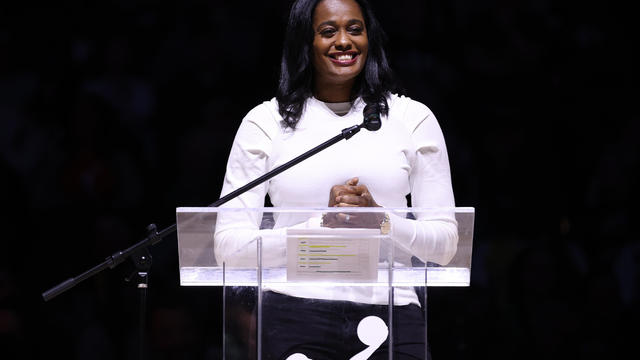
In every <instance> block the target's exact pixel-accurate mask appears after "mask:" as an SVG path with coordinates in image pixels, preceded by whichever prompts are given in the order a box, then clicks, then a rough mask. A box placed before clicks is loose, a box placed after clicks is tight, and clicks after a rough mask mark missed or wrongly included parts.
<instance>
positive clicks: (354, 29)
mask: <svg viewBox="0 0 640 360" xmlns="http://www.w3.org/2000/svg"><path fill="white" fill-rule="evenodd" d="M348 30H349V32H350V33H352V34H355V35H358V34H362V27H360V26H350V27H349V29H348Z"/></svg>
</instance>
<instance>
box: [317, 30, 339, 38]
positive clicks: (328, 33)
mask: <svg viewBox="0 0 640 360" xmlns="http://www.w3.org/2000/svg"><path fill="white" fill-rule="evenodd" d="M319 33H320V35H322V36H324V37H331V36H333V35H334V34H335V33H336V29H334V28H324V29H321V30H320V31H319Z"/></svg>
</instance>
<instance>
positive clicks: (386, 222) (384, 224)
mask: <svg viewBox="0 0 640 360" xmlns="http://www.w3.org/2000/svg"><path fill="white" fill-rule="evenodd" d="M380 232H381V233H382V234H383V235H388V234H389V232H391V220H390V219H389V214H387V213H384V219H382V221H381V222H380Z"/></svg>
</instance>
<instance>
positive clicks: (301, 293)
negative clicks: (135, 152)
mask: <svg viewBox="0 0 640 360" xmlns="http://www.w3.org/2000/svg"><path fill="white" fill-rule="evenodd" d="M176 217H177V221H176V223H177V235H178V251H179V264H180V285H181V286H222V287H223V310H222V311H223V312H224V316H223V334H222V336H223V358H224V359H228V360H229V359H242V360H246V359H291V360H297V359H298V360H299V359H313V360H321V359H334V360H336V359H345V360H350V359H354V360H361V359H369V358H376V359H382V358H384V359H402V358H404V357H403V355H402V354H406V353H411V354H414V356H415V354H421V355H418V356H424V358H426V354H427V352H428V349H427V328H428V326H427V325H428V321H427V311H426V307H427V291H426V290H427V287H429V286H469V280H470V273H471V249H472V238H473V223H474V209H473V208H462V207H459V208H445V209H443V208H438V209H423V208H420V209H418V208H256V209H237V208H210V207H205V208H200V207H185V208H178V209H177V211H176ZM379 219H383V221H378V220H379ZM389 224H390V226H388V227H385V226H384V225H389ZM380 225H383V226H380Z"/></svg>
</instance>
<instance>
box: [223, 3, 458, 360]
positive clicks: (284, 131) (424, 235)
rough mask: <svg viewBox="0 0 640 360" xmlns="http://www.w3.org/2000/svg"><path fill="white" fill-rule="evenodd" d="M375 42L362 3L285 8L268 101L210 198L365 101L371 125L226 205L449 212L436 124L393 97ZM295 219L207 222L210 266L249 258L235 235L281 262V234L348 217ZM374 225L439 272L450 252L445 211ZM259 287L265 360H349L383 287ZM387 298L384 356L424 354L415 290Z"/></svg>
mask: <svg viewBox="0 0 640 360" xmlns="http://www.w3.org/2000/svg"><path fill="white" fill-rule="evenodd" d="M383 40H384V33H383V31H382V29H381V27H380V25H379V23H378V22H377V20H376V19H375V17H374V15H373V12H372V10H371V7H370V6H369V4H368V3H367V2H366V1H364V0H298V1H296V2H295V3H294V5H293V7H292V9H291V13H290V17H289V23H288V27H287V35H286V39H285V44H284V50H283V56H282V66H281V75H280V84H279V88H278V92H277V95H276V98H275V99H272V100H271V101H269V102H265V103H263V104H261V105H258V106H257V107H255V108H254V109H253V110H251V111H250V112H249V113H248V114H247V116H246V117H245V119H244V120H243V122H242V124H241V125H240V128H239V129H238V132H237V134H236V138H235V140H234V144H233V147H232V150H231V153H230V156H229V161H228V164H227V172H226V175H225V180H224V185H223V190H222V194H223V195H225V194H227V193H229V192H231V191H233V190H235V189H237V188H239V187H240V186H242V185H244V184H246V183H248V182H249V181H251V180H253V179H255V178H257V177H259V176H260V175H262V174H264V173H266V172H267V171H269V170H270V169H273V168H275V167H277V166H279V165H281V164H283V163H285V162H286V161H288V160H290V159H292V158H294V157H295V156H297V155H299V154H301V153H302V152H304V151H306V150H308V149H309V148H310V147H312V146H314V145H316V144H319V143H321V142H323V141H325V140H327V139H329V138H331V137H333V136H335V135H336V134H338V133H339V132H340V130H342V129H344V128H346V127H349V126H352V125H355V124H359V123H361V122H362V110H363V108H364V107H365V105H366V104H372V105H376V106H378V107H379V109H380V112H381V115H382V127H381V129H380V130H379V131H376V132H367V131H364V132H361V133H359V134H357V135H356V136H354V137H353V138H351V139H349V140H348V141H343V142H340V143H338V144H336V145H334V146H332V147H330V148H328V149H326V150H324V151H322V152H320V153H318V154H316V155H314V156H312V157H311V158H309V159H307V160H305V161H304V162H302V163H300V164H298V165H296V166H294V167H293V168H291V169H289V170H287V171H285V172H283V173H282V174H280V175H278V176H276V177H274V178H273V179H272V180H270V181H269V182H268V183H264V184H262V185H260V186H257V187H255V188H254V189H252V190H250V191H248V192H246V193H244V194H243V195H241V196H239V197H237V198H235V199H233V200H231V201H230V202H228V203H227V204H226V206H228V207H238V208H244V207H247V208H255V207H261V206H263V204H264V200H265V196H266V195H267V194H268V195H269V197H270V200H271V202H272V203H273V205H274V206H276V207H321V206H330V207H379V206H383V207H406V206H407V197H406V196H407V195H408V194H411V198H412V202H413V204H412V205H413V206H416V207H424V208H449V209H452V208H453V207H454V198H453V191H452V188H451V176H450V171H449V163H448V157H447V151H446V146H445V143H444V138H443V136H442V132H441V130H440V127H439V125H438V123H437V121H436V119H435V117H434V115H433V114H432V113H431V111H430V110H429V109H428V108H427V107H426V106H424V105H422V104H420V103H418V102H416V101H413V100H411V99H409V98H407V97H402V96H398V95H396V94H394V93H393V91H394V89H395V88H394V78H393V74H392V71H391V69H390V68H389V65H388V62H387V59H386V56H385V52H384V49H383V46H382V45H383ZM302 220H304V219H298V218H295V216H293V215H292V216H288V215H286V214H281V215H280V216H279V217H278V218H277V219H276V222H275V226H274V229H272V230H259V227H260V223H261V218H259V217H258V216H256V217H255V218H251V219H249V218H247V217H246V215H243V214H236V215H225V216H224V217H219V218H218V222H217V225H216V226H217V227H216V234H215V253H216V258H217V260H218V261H219V263H222V262H223V261H224V262H226V264H227V265H228V266H229V265H230V266H233V265H234V261H238V259H243V258H250V256H251V254H250V253H251V251H252V250H251V249H243V246H244V245H246V243H247V241H248V240H246V239H249V240H250V239H254V238H255V237H256V236H260V237H262V240H263V241H262V244H263V250H262V251H263V262H264V263H265V264H272V265H278V264H279V263H281V262H282V261H283V259H284V258H286V254H285V235H286V228H287V227H292V226H297V227H300V226H303V227H304V226H308V227H313V226H323V225H324V226H331V227H339V226H345V223H344V222H345V221H347V220H349V217H348V216H340V217H338V216H336V217H333V218H325V219H323V220H324V221H320V220H319V219H315V220H314V219H310V220H307V221H305V222H302ZM386 220H389V221H390V226H391V236H392V239H393V243H394V246H395V247H396V248H397V251H398V252H399V253H403V254H405V255H406V258H407V261H410V260H408V259H410V258H411V257H412V256H415V257H417V258H419V259H421V260H422V261H432V262H436V263H439V264H446V263H448V262H449V261H450V260H451V258H452V257H453V255H454V254H455V251H456V245H457V224H456V221H455V218H454V215H453V212H452V211H444V212H439V213H437V214H435V213H432V214H430V215H429V216H428V217H427V216H421V215H418V218H417V219H416V220H413V219H407V218H403V217H400V216H393V215H391V217H390V218H389V219H385V221H386ZM258 234H259V235H258ZM239 239H245V240H241V241H238V240H239ZM243 241H244V242H243ZM253 251H255V250H253ZM243 252H244V254H243ZM271 290H272V291H270V292H267V293H265V295H264V297H263V306H264V312H263V313H264V322H263V328H264V329H265V337H264V344H263V349H262V350H263V358H266V359H286V358H287V357H288V356H290V355H292V354H295V353H299V354H304V355H305V356H307V357H309V358H311V359H314V360H318V359H339V358H345V359H346V358H350V357H351V356H353V355H355V354H356V353H358V352H359V351H362V350H363V349H365V348H366V347H367V346H366V345H364V344H362V343H361V342H360V341H359V339H358V338H357V337H356V334H355V333H356V326H357V324H358V321H359V319H362V318H363V316H366V315H367V314H376V315H375V316H379V317H381V318H383V319H385V318H386V309H387V307H386V306H385V304H388V302H389V300H388V299H389V298H388V293H387V291H386V289H385V288H383V287H380V288H368V287H339V288H335V289H328V288H321V287H314V288H307V287H296V288H273V289H271ZM393 302H394V306H395V307H394V317H395V320H394V322H396V321H402V322H404V325H403V327H402V329H404V330H403V333H398V332H394V345H393V349H394V358H395V359H402V358H406V359H424V358H426V356H425V339H424V325H425V324H424V317H423V315H421V314H422V312H421V309H420V303H419V301H418V297H417V295H416V293H415V291H414V290H413V289H412V288H396V289H395V290H394V301H393ZM291 309H296V310H295V311H293V312H292V311H291ZM318 309H323V310H322V311H318ZM325 310H327V311H328V313H327V312H325ZM339 314H341V315H339ZM395 314H397V315H395ZM301 319H302V320H301ZM310 319H311V320H310ZM283 324H286V326H283ZM312 324H313V325H315V326H312ZM270 334H271V335H272V336H270ZM345 334H346V335H345ZM345 336H351V337H348V338H345ZM276 337H277V340H274V338H276ZM376 356H379V357H380V358H386V356H388V355H387V353H386V343H385V344H384V345H383V346H381V347H380V348H379V349H378V351H376V352H375V353H374V354H373V355H372V357H371V358H372V359H373V358H377V357H376Z"/></svg>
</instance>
